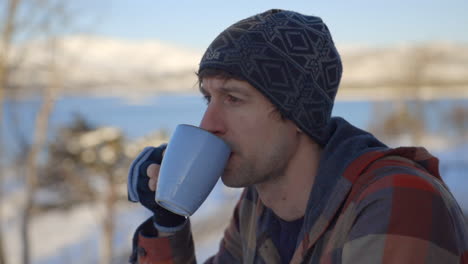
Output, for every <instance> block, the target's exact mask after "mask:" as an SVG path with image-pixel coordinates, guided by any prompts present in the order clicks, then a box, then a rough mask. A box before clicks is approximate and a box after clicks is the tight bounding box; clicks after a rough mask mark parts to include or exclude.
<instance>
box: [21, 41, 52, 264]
mask: <svg viewBox="0 0 468 264" xmlns="http://www.w3.org/2000/svg"><path fill="white" fill-rule="evenodd" d="M51 45H54V46H52V50H53V52H55V43H52V44H51ZM50 73H51V75H50V83H49V85H47V87H45V91H44V93H45V95H44V97H43V102H42V105H41V108H40V109H39V112H38V113H37V115H36V123H35V129H34V132H35V133H34V138H33V142H32V145H31V148H30V151H29V155H28V159H27V163H26V199H25V206H24V213H23V221H22V230H21V238H22V241H23V264H29V263H31V258H30V250H31V249H30V223H31V219H32V216H33V211H34V195H35V193H36V190H37V181H38V156H39V154H40V152H41V150H42V148H43V147H44V144H45V142H46V139H47V131H48V125H49V117H50V114H51V113H52V109H53V107H54V103H55V98H56V93H57V90H58V88H59V87H60V85H61V81H60V76H59V74H58V72H57V69H56V65H55V62H54V61H53V62H52V64H51V71H50Z"/></svg>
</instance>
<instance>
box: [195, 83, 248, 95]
mask: <svg viewBox="0 0 468 264" xmlns="http://www.w3.org/2000/svg"><path fill="white" fill-rule="evenodd" d="M198 89H199V90H200V93H202V94H204V95H206V94H209V92H208V91H207V90H206V89H205V88H203V86H202V85H200V86H199V88H198ZM219 90H220V91H221V92H223V93H237V94H241V95H246V96H247V95H249V92H248V91H246V89H245V88H241V87H238V86H235V85H227V86H224V85H223V86H221V87H220V88H219Z"/></svg>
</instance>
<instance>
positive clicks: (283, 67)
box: [198, 9, 343, 146]
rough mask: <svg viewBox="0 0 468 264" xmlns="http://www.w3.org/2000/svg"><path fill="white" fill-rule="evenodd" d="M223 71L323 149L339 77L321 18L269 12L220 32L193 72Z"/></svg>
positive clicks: (335, 53)
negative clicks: (253, 90) (256, 92)
mask: <svg viewBox="0 0 468 264" xmlns="http://www.w3.org/2000/svg"><path fill="white" fill-rule="evenodd" d="M204 69H220V70H224V71H226V72H228V73H230V74H232V75H233V76H235V77H238V78H240V79H243V80H246V81H247V82H249V83H250V84H251V85H252V86H254V87H255V88H256V89H258V90H259V91H260V92H261V93H262V94H263V95H265V96H266V97H267V98H268V99H269V100H270V101H271V102H272V103H273V104H274V105H275V106H276V107H277V108H278V109H279V111H280V112H281V113H282V114H283V116H284V117H286V118H288V119H290V120H292V121H293V122H295V124H296V125H297V126H298V127H299V128H300V129H301V130H302V131H304V132H305V133H306V134H307V135H309V136H310V137H311V138H312V139H314V140H315V141H316V142H317V143H318V144H320V145H322V146H323V145H325V144H326V140H327V138H328V135H325V127H326V126H327V124H328V122H329V121H330V118H331V112H332V108H333V102H334V99H335V95H336V93H337V91H338V86H339V84H340V79H341V74H342V71H343V70H342V64H341V59H340V55H339V54H338V51H337V50H336V48H335V45H334V43H333V40H332V37H331V35H330V32H329V30H328V28H327V26H326V25H325V23H323V21H322V19H320V18H319V17H315V16H306V15H302V14H299V13H296V12H292V11H285V10H278V9H273V10H269V11H266V12H264V13H261V14H257V15H254V16H252V17H249V18H246V19H244V20H241V21H239V22H237V23H235V24H233V25H232V26H230V27H229V28H227V29H226V30H224V31H223V32H222V33H221V34H220V35H219V36H218V37H216V39H215V40H214V41H213V42H212V43H211V44H210V46H209V47H208V49H207V50H206V52H205V54H204V55H203V57H202V59H201V62H200V67H199V70H198V72H199V73H200V72H202V71H203V70H204Z"/></svg>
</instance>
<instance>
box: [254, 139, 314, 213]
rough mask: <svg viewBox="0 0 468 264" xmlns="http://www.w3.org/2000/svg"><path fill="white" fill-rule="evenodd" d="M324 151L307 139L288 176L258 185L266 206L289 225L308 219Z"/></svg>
mask: <svg viewBox="0 0 468 264" xmlns="http://www.w3.org/2000/svg"><path fill="white" fill-rule="evenodd" d="M320 154H321V148H320V147H319V146H318V145H317V144H316V143H314V142H313V141H312V140H311V139H310V138H309V137H308V136H306V135H303V136H302V138H301V139H300V142H299V144H298V148H297V151H296V152H295V154H294V155H293V156H292V157H291V160H290V161H289V163H288V166H287V168H286V170H285V173H284V175H281V176H280V177H278V178H275V179H272V180H270V181H267V182H263V183H260V184H257V185H255V187H256V189H257V192H258V194H259V196H260V199H261V200H262V202H263V204H264V205H265V206H267V207H268V208H270V209H272V210H273V212H274V213H275V214H276V215H277V216H278V217H280V218H281V219H283V220H285V221H293V220H296V219H299V218H301V217H303V216H304V214H305V211H306V207H307V202H308V200H309V195H310V192H311V190H312V186H313V184H314V180H315V176H316V173H317V169H318V164H319V160H320Z"/></svg>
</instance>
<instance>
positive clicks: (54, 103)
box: [0, 0, 468, 264]
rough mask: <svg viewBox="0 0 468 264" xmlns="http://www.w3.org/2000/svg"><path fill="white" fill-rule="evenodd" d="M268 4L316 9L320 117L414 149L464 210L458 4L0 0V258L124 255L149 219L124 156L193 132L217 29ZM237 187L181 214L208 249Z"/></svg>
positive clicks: (464, 34) (465, 133) (463, 23)
mask: <svg viewBox="0 0 468 264" xmlns="http://www.w3.org/2000/svg"><path fill="white" fill-rule="evenodd" d="M270 8H283V9H290V10H295V11H299V12H301V13H305V14H311V15H318V16H320V17H322V18H323V19H324V21H325V22H326V23H327V24H328V26H329V28H330V30H331V32H332V35H333V37H334V40H335V43H336V45H337V46H338V49H339V51H340V52H341V55H342V59H343V62H344V76H343V81H342V85H341V88H340V91H339V93H338V96H337V102H336V106H335V109H334V113H333V114H334V115H336V116H342V117H345V118H346V119H348V120H349V121H351V123H354V124H355V125H357V126H359V127H361V128H363V129H367V130H370V131H371V132H373V133H375V134H376V135H377V136H378V137H379V138H380V139H382V140H383V141H384V142H386V143H387V144H389V145H390V146H400V145H404V146H407V145H418V146H425V147H426V148H427V149H428V150H429V151H431V152H432V153H433V154H434V155H436V156H438V157H439V158H440V169H441V172H442V175H443V177H444V179H445V181H446V183H447V185H448V186H449V188H450V189H451V191H452V192H453V194H454V196H455V197H456V199H457V200H458V202H459V204H460V206H461V207H462V209H463V210H464V212H465V215H468V192H467V188H468V176H467V175H466V171H468V16H466V10H468V2H467V1H464V0H458V1H457V0H446V1H428V0H425V1H423V0H414V1H398V0H395V1H385V2H384V1H371V0H363V1H347V2H344V1H326V2H324V1H323V2H320V1H316V2H315V1H288V3H285V1H244V0H239V1H227V2H220V1H184V0H180V1H150V0H141V1H125V0H113V1H110V0H107V1H92V0H81V1H79V0H69V1H65V0H62V1H60V0H0V34H1V35H0V264H6V263H8V264H13V263H23V264H29V263H37V264H39V263H40V264H42V263H44V264H45V263H48V264H49V263H50V264H55V263H100V264H110V263H127V259H128V256H129V252H130V248H131V237H132V235H133V231H134V230H135V228H136V227H137V226H138V225H139V224H140V223H141V222H142V221H143V220H145V219H146V218H147V217H148V216H149V213H148V212H147V211H146V210H145V209H143V208H142V207H140V206H138V205H135V204H131V203H130V202H128V201H127V194H126V193H127V189H126V188H127V187H126V176H127V169H128V167H129V164H130V162H131V161H132V159H133V158H134V157H135V156H136V155H137V154H138V153H139V152H140V151H141V150H142V149H143V148H144V147H145V146H148V145H159V144H160V143H161V142H165V141H167V140H168V138H169V136H170V134H171V133H172V131H173V129H174V128H175V126H176V125H177V124H179V123H188V124H193V125H198V123H199V121H200V120H201V116H202V115H203V112H204V109H205V104H204V102H203V100H202V97H201V96H200V95H199V94H198V93H197V90H198V89H197V86H196V78H195V74H194V72H195V71H196V69H197V65H198V61H199V59H200V58H201V55H202V53H203V52H204V49H205V48H206V47H207V46H208V45H209V43H210V42H211V41H212V40H213V39H214V38H215V37H216V36H217V35H218V34H219V33H220V32H221V31H222V30H223V29H224V28H226V27H227V26H229V25H231V24H232V23H234V22H236V21H238V20H240V19H243V18H245V17H248V16H250V15H253V14H256V13H259V12H262V11H265V10H267V9H270ZM238 196H239V190H236V189H228V188H225V187H223V186H222V184H218V185H217V186H216V188H215V189H214V190H213V192H212V193H211V195H210V197H209V198H208V200H207V201H206V202H205V204H204V205H203V206H202V208H201V209H200V210H199V211H198V212H197V213H196V214H195V215H194V216H193V218H192V223H193V230H194V237H195V240H196V251H197V258H198V259H199V260H201V261H202V260H204V259H205V258H207V257H208V256H209V255H210V254H213V253H214V252H216V250H217V247H218V242H219V239H220V238H221V236H222V233H223V229H224V227H225V226H226V224H227V221H228V220H227V219H228V218H229V217H230V215H231V212H232V208H233V205H234V203H235V202H236V200H237V198H238Z"/></svg>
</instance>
